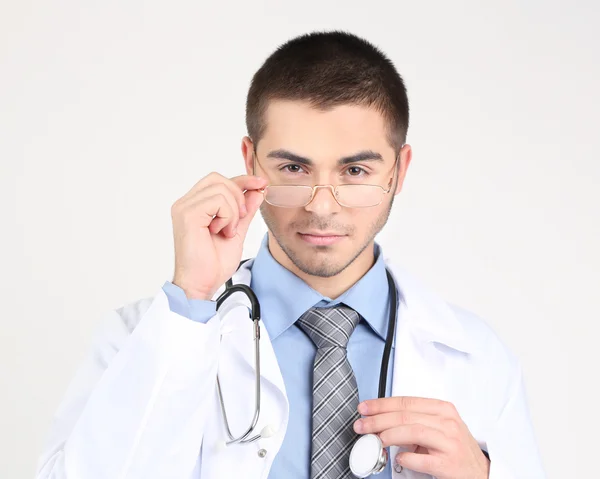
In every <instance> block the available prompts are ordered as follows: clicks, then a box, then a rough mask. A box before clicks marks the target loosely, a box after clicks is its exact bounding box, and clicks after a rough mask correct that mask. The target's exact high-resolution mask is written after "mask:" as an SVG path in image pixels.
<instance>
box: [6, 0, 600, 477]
mask: <svg viewBox="0 0 600 479" xmlns="http://www.w3.org/2000/svg"><path fill="white" fill-rule="evenodd" d="M599 5H600V4H599V3H598V2H594V1H572V0H571V1H567V0H562V1H520V2H517V1H512V2H511V1H508V2H507V1H502V2H500V1H495V2H491V1H488V2H479V1H474V0H473V1H453V2H447V1H442V0H438V1H433V2H423V1H416V0H413V1H386V2H384V1H373V0H371V1H368V2H364V1H363V2H357V1H353V2H348V1H345V2H327V1H323V0H320V1H303V2H274V1H266V2H265V1H263V2H260V1H258V2H257V1H254V2H242V1H239V2H237V3H231V2H216V1H214V2H198V1H194V2H192V1H188V2H176V1H175V2H159V1H146V2H139V1H130V2H116V1H104V2H92V1H73V0H65V1H59V2H42V1H39V0H33V1H20V2H15V1H13V2H9V1H8V0H0V168H1V174H0V220H1V235H0V242H1V244H0V266H1V273H0V292H1V293H0V295H1V299H2V303H1V308H2V310H1V314H0V382H1V389H0V477H1V478H3V479H4V478H6V479H25V478H29V477H32V476H33V473H34V470H35V465H36V463H37V458H38V455H39V454H40V452H41V448H42V445H43V442H44V440H45V437H46V434H47V432H48V428H49V425H50V421H51V419H52V415H53V414H54V412H55V410H56V408H57V406H58V403H59V401H60V400H61V397H62V395H63V393H64V391H65V389H66V386H67V384H68V382H69V381H70V379H71V377H72V375H73V373H74V372H75V369H76V368H77V366H78V364H79V362H80V361H81V360H82V358H83V356H84V354H85V353H86V351H87V349H88V347H89V346H90V341H91V337H92V333H93V331H94V330H95V328H96V327H97V325H98V321H99V319H100V317H101V316H102V314H104V313H106V312H107V311H108V310H110V309H112V308H116V307H119V306H121V305H123V304H125V303H127V302H130V301H134V300H136V299H139V298H141V297H146V296H151V295H154V294H155V293H156V292H158V290H159V288H160V287H161V285H162V284H163V282H164V281H165V280H167V279H171V274H172V270H173V244H172V229H171V218H170V208H171V205H172V203H173V202H174V201H175V200H176V199H177V198H179V197H180V196H182V195H183V194H184V193H186V192H187V191H188V189H189V188H191V187H192V185H193V184H194V183H196V182H197V181H198V180H199V179H200V178H201V177H202V176H204V175H206V174H207V173H209V172H210V171H212V170H217V171H219V172H220V173H222V174H224V175H227V176H233V175H237V174H241V173H243V163H242V156H241V153H240V142H241V138H242V136H243V135H244V134H245V133H246V131H245V125H244V102H245V95H246V92H247V88H248V85H249V82H250V79H251V76H252V74H253V73H254V72H255V70H256V69H257V68H258V67H259V66H260V64H261V63H262V61H263V60H264V59H265V58H266V57H267V56H268V55H269V54H270V53H271V52H272V51H273V50H274V49H275V48H276V47H277V46H278V45H279V44H281V43H283V42H285V41H286V40H288V39H289V38H291V37H293V36H295V35H298V34H302V33H306V32H309V31H313V30H324V29H344V30H349V31H351V32H354V33H356V34H359V35H361V36H364V37H365V38H367V39H368V40H370V41H372V42H373V43H375V44H376V45H378V46H379V47H381V48H382V49H383V50H384V51H385V52H386V53H387V54H388V55H389V56H390V57H391V59H392V60H393V61H394V63H395V64H396V66H397V68H398V70H399V71H400V73H401V74H402V75H403V77H404V79H405V81H406V84H407V87H408V93H409V98H410V102H411V126H410V129H409V135H408V142H409V143H410V144H411V145H412V146H413V150H414V156H413V161H412V164H411V165H410V168H409V170H408V175H407V178H406V182H405V188H404V191H403V192H402V193H401V195H400V196H399V197H398V198H397V200H396V202H395V206H394V210H393V211H392V216H391V218H390V221H389V223H388V225H387V226H386V228H385V229H384V231H383V232H382V234H381V235H380V236H379V238H378V240H379V242H380V243H381V244H382V245H383V247H384V251H385V254H386V256H388V257H392V258H394V259H395V260H396V261H398V262H399V263H400V264H403V265H404V266H405V267H406V268H408V269H409V271H411V272H412V273H414V274H415V275H417V276H419V277H420V278H422V279H423V280H425V282H426V283H427V284H429V285H430V286H431V287H433V288H434V289H435V290H436V291H437V292H439V293H440V294H442V296H443V297H444V298H446V299H447V300H448V301H450V302H452V303H455V304H458V305H460V306H462V307H465V308H467V309H470V310H472V311H474V312H476V313H477V314H479V315H480V316H482V317H483V318H485V319H486V320H487V321H488V322H489V323H490V324H491V325H492V327H493V328H494V329H495V330H496V331H497V333H498V334H499V335H500V337H501V338H502V339H504V341H505V342H506V343H507V344H508V346H509V347H510V348H511V349H512V350H513V351H515V352H516V353H517V354H518V356H519V357H520V358H521V361H522V363H523V368H524V373H525V380H526V385H527V391H528V396H529V402H530V407H531V412H532V418H533V421H534V425H535V429H536V434H537V437H538V439H539V444H540V449H541V453H542V457H543V460H544V464H545V467H546V469H547V472H548V477H549V478H551V479H558V478H569V479H570V478H579V477H584V476H585V477H592V476H595V474H597V471H598V461H597V457H598V446H600V441H599V440H598V439H597V437H598V431H599V429H600V417H599V413H598V404H599V403H600V393H599V387H598V386H599V380H598V377H599V375H600V373H599V372H598V369H599V366H600V360H599V355H598V347H597V345H596V344H597V343H596V342H597V338H598V332H599V328H598V321H599V319H600V317H599V316H600V315H599V313H598V312H599V309H600V308H599V304H598V297H599V295H598V289H599V287H600V272H599V271H600V253H599V252H598V249H599V245H600V226H599V223H600V219H599V217H600V214H599V207H598V205H599V204H600V194H599V193H598V185H599V183H600V161H599V158H598V153H597V152H598V150H599V147H600V140H599V139H598V136H599V135H598V128H599V121H598V118H599V111H600V94H599V88H600V67H599V59H600V53H599V51H598V45H600V34H599V29H598V25H599V24H600V7H599ZM264 232H265V226H264V224H263V223H262V219H261V218H260V217H257V219H256V220H255V222H254V223H253V225H252V228H251V230H250V232H249V235H248V238H247V241H246V251H245V254H246V255H247V256H250V255H253V254H254V253H255V251H256V249H257V247H258V244H259V242H260V240H261V238H262V236H263V234H264ZM515 440H518V438H515Z"/></svg>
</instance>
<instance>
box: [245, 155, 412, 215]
mask: <svg viewBox="0 0 600 479" xmlns="http://www.w3.org/2000/svg"><path fill="white" fill-rule="evenodd" d="M403 146H404V145H402V146H401V147H400V151H398V155H397V156H396V159H395V160H394V165H393V166H392V169H393V172H392V177H391V178H390V181H389V182H388V186H387V189H386V188H384V187H383V186H381V185H347V184H341V185H331V184H329V185H314V186H308V185H267V186H265V187H264V188H261V189H260V190H257V191H259V192H261V193H263V195H265V201H266V202H267V203H269V204H270V205H271V206H276V207H277V208H305V207H307V206H308V205H310V204H311V203H312V201H313V199H314V198H315V194H316V192H317V189H318V188H329V189H330V190H331V194H332V195H333V198H334V199H335V201H336V203H337V204H338V205H340V206H341V207H342V208H374V207H376V206H379V205H380V204H381V203H383V199H384V198H385V195H387V194H388V193H389V192H390V191H391V190H392V185H393V184H394V177H395V176H396V171H397V168H396V165H397V164H398V160H399V159H400V153H401V151H402V147H403ZM253 153H254V160H255V161H254V162H253V163H252V174H253V175H256V163H258V164H259V165H260V162H259V161H258V155H257V154H256V145H254V143H253ZM261 167H262V165H261ZM269 186H271V187H277V186H291V187H294V188H303V189H310V190H311V194H310V198H309V199H308V201H307V202H306V203H305V204H303V205H299V206H281V205H275V204H273V203H271V202H269V201H268V200H267V196H266V192H267V190H268V189H269ZM341 186H342V187H343V186H372V187H377V188H381V189H382V191H383V196H382V197H381V201H379V203H377V204H375V205H369V206H347V205H344V204H342V203H340V201H339V199H338V188H339V187H341Z"/></svg>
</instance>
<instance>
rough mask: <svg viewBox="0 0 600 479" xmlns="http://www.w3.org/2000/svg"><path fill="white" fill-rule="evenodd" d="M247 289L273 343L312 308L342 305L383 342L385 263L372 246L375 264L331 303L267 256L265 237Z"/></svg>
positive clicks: (386, 309)
mask: <svg viewBox="0 0 600 479" xmlns="http://www.w3.org/2000/svg"><path fill="white" fill-rule="evenodd" d="M251 287H252V289H253V290H254V292H255V293H256V296H257V298H258V300H259V301H260V303H261V312H262V320H263V324H264V326H265V327H266V328H267V331H268V333H269V337H270V338H271V340H272V341H273V340H274V339H276V338H277V337H278V336H279V335H280V334H282V333H283V332H284V331H286V330H287V329H288V328H289V327H290V326H292V325H293V324H294V323H295V322H296V320H297V319H298V318H299V317H300V316H302V314H303V313H304V312H306V311H307V310H308V309H310V308H311V307H313V306H315V305H319V306H334V305H336V304H339V303H344V304H346V305H347V306H349V307H351V308H352V309H354V310H355V311H357V312H358V313H359V314H360V315H361V317H362V318H363V319H364V320H365V321H366V322H367V323H368V324H369V326H370V327H371V328H372V329H373V330H374V331H375V332H376V333H377V334H378V335H379V336H380V337H381V338H382V339H384V340H385V336H386V332H387V322H388V315H389V292H388V286H387V277H386V269H385V261H384V258H383V255H382V254H381V248H380V247H379V245H378V244H375V263H374V265H373V266H372V267H371V268H370V269H369V271H367V273H366V274H365V275H364V276H363V277H362V278H360V280H359V281H358V282H356V283H355V284H354V285H353V286H352V287H351V288H350V289H349V290H348V291H346V292H345V293H343V294H342V295H341V296H339V297H338V298H336V299H335V300H332V299H331V298H327V297H325V296H323V295H321V294H320V293H318V292H317V291H315V290H314V289H312V288H311V287H310V286H309V285H308V284H306V283H305V282H304V281H303V280H302V279H300V278H299V277H298V276H296V275H295V274H294V273H292V272H291V271H289V270H288V269H287V268H285V267H284V266H282V265H281V264H279V263H278V262H277V261H276V260H275V258H273V256H272V255H271V252H270V251H269V246H268V235H267V234H266V235H265V237H264V239H263V241H262V244H261V247H260V249H259V251H258V254H257V255H256V258H255V260H254V262H253V264H252V279H251Z"/></svg>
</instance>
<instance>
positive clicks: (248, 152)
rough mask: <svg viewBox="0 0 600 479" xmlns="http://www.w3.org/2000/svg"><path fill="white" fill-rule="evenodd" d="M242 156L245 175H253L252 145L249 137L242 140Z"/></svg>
mask: <svg viewBox="0 0 600 479" xmlns="http://www.w3.org/2000/svg"><path fill="white" fill-rule="evenodd" d="M242 156H243V157H244V166H245V167H246V174H247V175H253V174H254V161H255V160H254V143H253V142H252V139H251V138H250V137H249V136H245V137H244V138H243V139H242Z"/></svg>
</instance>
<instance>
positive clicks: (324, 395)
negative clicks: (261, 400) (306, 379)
mask: <svg viewBox="0 0 600 479" xmlns="http://www.w3.org/2000/svg"><path fill="white" fill-rule="evenodd" d="M359 319H360V316H359V315H358V313H357V312H356V311H354V310H353V309H352V308H349V307H348V306H345V305H343V304H341V305H338V306H335V307H332V308H311V309H309V310H308V311H307V312H306V313H304V314H303V315H302V316H301V317H300V319H298V321H297V324H298V326H299V327H300V328H301V329H302V330H303V331H304V332H305V333H306V334H307V335H308V337H310V339H312V341H313V342H314V343H315V345H316V346H317V348H318V350H317V355H316V357H315V364H314V373H313V415H312V452H311V474H310V477H311V478H312V479H334V478H335V479H341V478H352V477H354V475H353V474H352V473H351V472H350V465H349V460H350V449H351V448H352V446H353V444H354V442H355V441H356V439H357V437H358V435H357V434H356V433H355V432H354V429H353V427H352V426H353V424H354V421H356V420H357V419H358V418H359V417H360V416H359V414H358V411H357V409H356V408H357V406H358V388H357V387H356V379H355V377H354V372H353V371H352V368H351V367H350V363H349V362H348V358H347V356H346V345H347V344H348V339H350V335H351V334H352V331H354V328H355V327H356V325H357V324H358V321H359Z"/></svg>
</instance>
